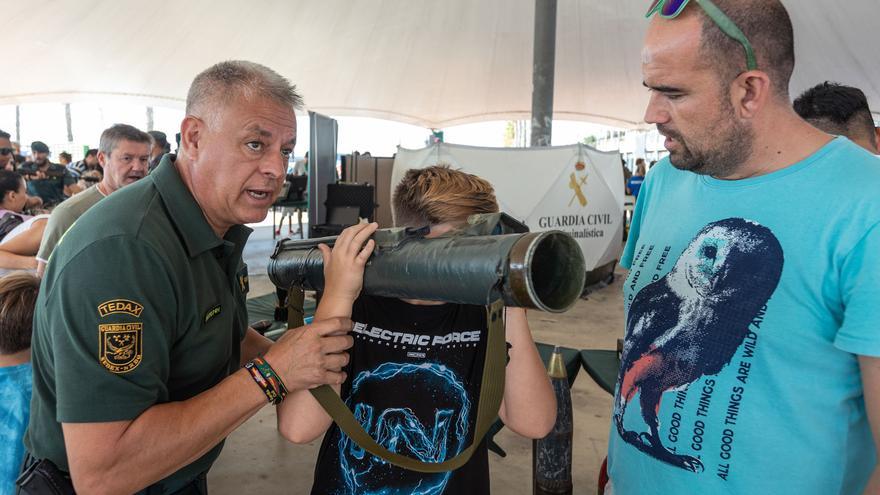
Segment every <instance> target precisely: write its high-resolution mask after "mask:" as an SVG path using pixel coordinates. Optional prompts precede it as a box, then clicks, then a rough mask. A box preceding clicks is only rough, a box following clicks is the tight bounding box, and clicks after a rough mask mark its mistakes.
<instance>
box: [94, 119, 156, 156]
mask: <svg viewBox="0 0 880 495" xmlns="http://www.w3.org/2000/svg"><path fill="white" fill-rule="evenodd" d="M119 141H132V142H135V143H146V144H149V145H152V144H153V138H151V137H150V135H149V134H147V133H146V132H144V131H142V130H140V129H138V128H137V127H134V126H131V125H128V124H113V125H112V126H111V127H109V128H107V129H105V130H104V132H102V133H101V142H100V143H99V144H98V151H100V152H101V153H104V154H105V155H107V156H110V153H112V152H113V150H114V149H116V146H117V145H119Z"/></svg>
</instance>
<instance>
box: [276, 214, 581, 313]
mask: <svg viewBox="0 0 880 495" xmlns="http://www.w3.org/2000/svg"><path fill="white" fill-rule="evenodd" d="M470 221H471V226H470V227H468V228H466V229H464V230H462V231H458V232H455V233H452V234H451V235H449V236H444V237H437V238H431V239H426V238H424V237H423V236H424V235H425V234H426V233H427V230H426V229H420V230H412V229H382V230H379V231H377V232H376V233H375V234H374V236H373V238H374V239H375V240H376V248H375V250H374V251H373V254H372V256H371V257H370V260H369V261H368V262H367V266H366V268H365V269H364V284H363V293H365V294H372V295H379V296H385V297H397V298H404V299H425V300H434V301H444V302H451V303H459V304H477V305H488V304H489V303H491V302H493V301H495V300H498V299H502V300H503V301H504V304H505V305H506V306H518V307H526V308H534V309H538V310H541V311H548V312H553V313H560V312H563V311H566V310H567V309H569V308H570V307H571V306H572V305H573V304H574V303H575V301H577V298H578V297H579V296H580V294H581V291H582V290H583V285H584V277H585V276H586V270H585V264H584V259H583V254H582V253H581V250H580V246H578V244H577V242H576V241H575V240H574V239H572V238H571V236H569V235H568V234H565V233H563V232H560V231H547V232H533V233H522V232H520V233H500V234H496V235H491V234H490V235H473V234H474V233H477V234H485V233H486V231H487V230H489V232H492V231H496V232H498V231H500V232H504V230H505V229H504V228H500V229H499V228H497V226H498V225H502V223H503V222H504V219H503V218H501V219H499V214H495V215H474V216H473V217H471V219H470ZM493 221H494V222H495V224H496V228H491V229H489V228H488V226H489V225H487V224H491V223H492V222H493ZM507 230H508V231H509V229H507ZM335 240H336V237H325V238H319V239H308V240H305V241H291V240H288V239H285V240H282V241H279V243H278V245H277V246H276V249H275V253H274V254H273V255H272V261H271V262H270V264H269V278H270V279H271V280H272V283H274V284H275V285H276V286H278V287H284V288H288V287H301V288H303V289H306V290H321V289H323V287H324V266H323V259H322V257H321V252H320V251H319V250H318V249H317V246H318V244H320V243H324V244H327V245H329V246H332V245H333V243H334V242H335Z"/></svg>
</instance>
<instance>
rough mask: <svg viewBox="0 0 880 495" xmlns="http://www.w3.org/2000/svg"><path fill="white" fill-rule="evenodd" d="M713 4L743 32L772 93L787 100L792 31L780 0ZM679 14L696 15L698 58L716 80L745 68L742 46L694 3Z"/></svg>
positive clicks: (729, 77) (725, 79)
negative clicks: (699, 30)
mask: <svg viewBox="0 0 880 495" xmlns="http://www.w3.org/2000/svg"><path fill="white" fill-rule="evenodd" d="M712 3H714V4H715V5H716V6H717V7H718V8H719V9H720V10H721V11H722V12H724V14H725V15H727V17H728V18H730V20H731V21H733V23H734V24H736V25H737V26H738V27H739V28H740V30H741V31H742V32H743V34H745V36H746V38H747V39H748V40H749V43H750V44H751V45H752V49H753V50H754V52H755V57H756V58H757V63H758V70H760V71H763V72H765V73H766V74H767V75H768V76H769V77H770V81H771V83H772V88H773V93H774V94H775V96H777V97H779V98H780V99H781V100H784V101H786V102H787V101H788V86H789V81H790V80H791V74H792V71H793V70H794V34H793V28H792V25H791V19H790V18H789V16H788V12H787V11H786V10H785V7H784V6H783V5H782V2H780V1H779V0H712ZM682 16H683V17H685V18H687V17H690V16H697V17H698V18H699V21H700V25H701V38H700V44H699V47H700V59H701V60H703V61H705V63H707V64H710V65H711V66H712V68H713V69H714V70H715V71H716V73H717V76H718V79H719V82H721V83H722V84H726V83H729V82H730V81H732V80H733V79H735V78H736V76H737V75H739V74H741V73H743V72H745V71H746V70H748V67H747V64H746V56H745V50H744V48H743V46H742V45H741V44H740V43H739V42H738V41H737V40H735V39H733V38H731V37H729V36H727V35H726V34H724V32H723V31H721V29H720V28H719V27H718V25H717V24H716V23H715V21H713V20H712V19H711V18H710V17H709V16H708V15H707V14H706V13H705V11H704V10H703V9H702V8H701V7H700V6H699V5H698V4H697V2H691V3H690V4H689V5H688V6H687V7H686V9H685V12H683V13H682ZM678 20H679V19H675V20H673V21H672V22H676V21H678Z"/></svg>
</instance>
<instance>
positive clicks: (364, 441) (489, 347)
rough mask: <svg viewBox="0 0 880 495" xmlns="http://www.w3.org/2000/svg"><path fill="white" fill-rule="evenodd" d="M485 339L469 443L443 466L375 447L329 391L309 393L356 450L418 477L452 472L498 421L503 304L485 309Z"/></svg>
mask: <svg viewBox="0 0 880 495" xmlns="http://www.w3.org/2000/svg"><path fill="white" fill-rule="evenodd" d="M486 311H487V315H486V317H487V322H488V324H489V325H488V326H489V336H488V340H487V343H486V362H485V364H484V365H483V378H482V381H481V384H480V398H479V405H478V406H477V419H476V427H475V431H474V439H473V442H472V443H471V444H470V445H468V446H467V447H466V448H465V449H464V450H462V451H461V452H460V453H459V454H458V455H456V456H455V457H453V458H451V459H447V460H445V461H443V462H437V463H433V462H422V461H418V460H416V459H413V458H411V457H407V456H405V455H401V454H398V453H396V452H391V451H390V450H388V449H386V448H385V447H383V446H381V445H379V444H378V443H377V442H376V441H375V440H374V439H373V438H372V437H371V436H370V434H369V433H367V432H366V431H365V430H364V428H363V427H362V426H361V424H360V423H359V422H358V420H357V419H355V417H354V414H352V412H351V410H350V409H349V408H348V406H346V405H345V402H343V401H342V399H341V398H340V397H339V395H338V394H337V393H336V391H334V390H333V389H332V388H331V387H329V386H327V385H324V386H321V387H318V388H315V389H312V390H311V392H312V395H313V396H314V397H315V399H317V400H318V402H319V403H320V404H321V407H323V408H324V410H325V411H327V414H329V415H330V417H331V418H333V421H335V422H336V424H337V425H339V428H340V429H341V430H342V431H343V432H344V433H345V434H346V435H348V437H349V438H351V439H352V440H353V441H354V442H355V443H356V444H357V445H358V446H359V447H360V448H362V449H364V450H366V451H367V452H369V453H371V454H373V455H375V456H376V457H380V458H382V459H384V460H385V461H388V462H390V463H391V464H394V465H395V466H399V467H402V468H405V469H409V470H412V471H418V472H422V473H440V472H446V471H452V470H454V469H458V468H459V467H461V466H463V465H464V464H465V463H466V462H467V461H468V460H469V459H470V457H471V455H472V454H473V453H474V450H476V448H477V446H479V445H480V442H482V441H483V437H484V436H485V435H486V432H488V431H489V428H490V427H491V426H492V424H493V423H495V420H496V419H497V418H498V410H499V409H500V407H501V399H502V398H503V396H504V373H505V368H506V366H507V352H506V351H507V346H506V345H505V338H504V318H503V311H504V303H503V302H502V301H501V300H498V301H496V302H494V303H492V305H491V306H489V307H488V308H487V310H486Z"/></svg>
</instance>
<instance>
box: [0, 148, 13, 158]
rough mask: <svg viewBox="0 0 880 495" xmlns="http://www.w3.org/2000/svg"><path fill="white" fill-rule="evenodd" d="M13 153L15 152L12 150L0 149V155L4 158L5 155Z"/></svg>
mask: <svg viewBox="0 0 880 495" xmlns="http://www.w3.org/2000/svg"><path fill="white" fill-rule="evenodd" d="M13 151H15V150H13V149H12V148H0V155H3V156H6V155H8V154H10V153H12V152H13Z"/></svg>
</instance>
